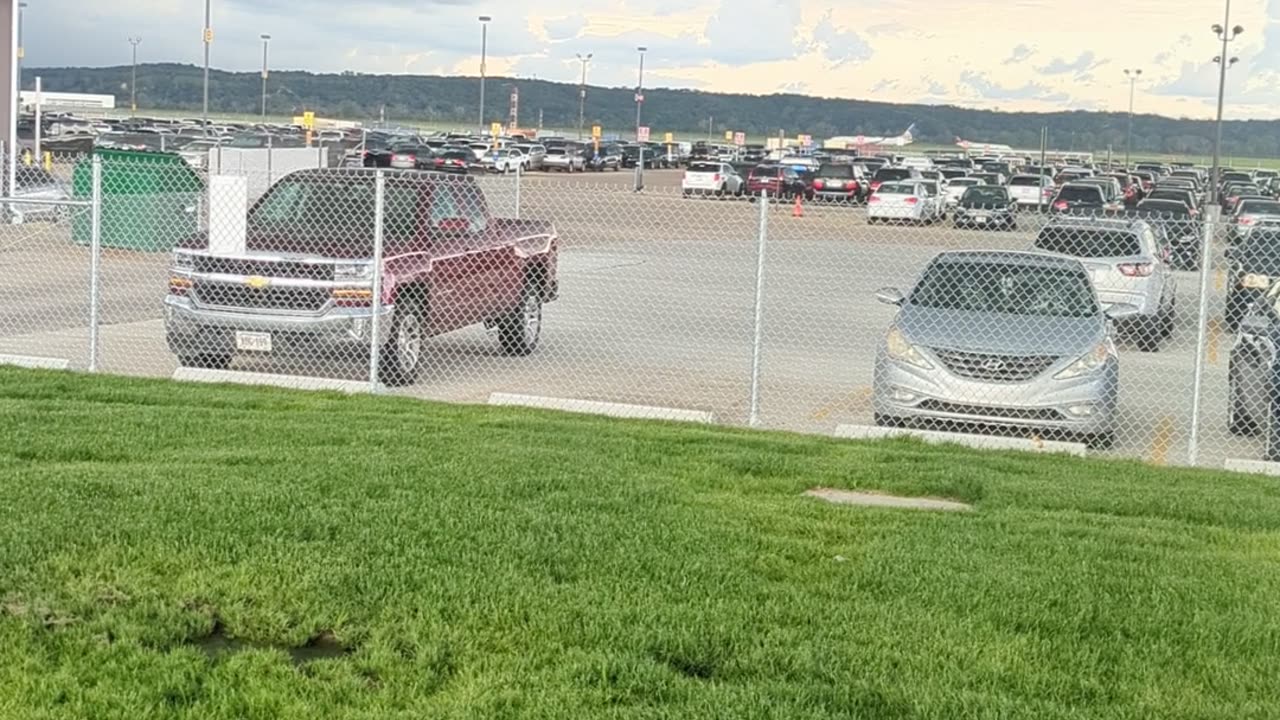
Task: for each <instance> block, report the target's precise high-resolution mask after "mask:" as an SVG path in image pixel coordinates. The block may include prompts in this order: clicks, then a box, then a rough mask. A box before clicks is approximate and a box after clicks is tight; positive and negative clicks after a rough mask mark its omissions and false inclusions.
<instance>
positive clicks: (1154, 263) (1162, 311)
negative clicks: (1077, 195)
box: [1035, 217, 1178, 352]
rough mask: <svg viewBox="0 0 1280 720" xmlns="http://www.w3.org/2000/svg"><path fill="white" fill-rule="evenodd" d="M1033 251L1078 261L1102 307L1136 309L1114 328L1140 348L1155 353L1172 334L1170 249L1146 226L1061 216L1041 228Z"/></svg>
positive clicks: (1174, 293) (1174, 280)
mask: <svg viewBox="0 0 1280 720" xmlns="http://www.w3.org/2000/svg"><path fill="white" fill-rule="evenodd" d="M1035 249H1037V250H1041V251H1043V252H1050V253H1056V254H1058V255H1066V256H1069V257H1073V258H1077V259H1079V260H1080V261H1081V263H1082V264H1083V265H1084V266H1085V269H1086V270H1088V272H1089V277H1090V278H1091V279H1092V280H1093V285H1094V288H1095V289H1096V290H1097V293H1098V298H1099V300H1100V301H1101V302H1102V304H1103V307H1104V308H1105V307H1111V306H1112V305H1126V306H1130V307H1133V308H1135V309H1136V312H1135V313H1133V314H1132V317H1130V318H1129V319H1127V320H1126V321H1125V322H1124V324H1122V325H1120V326H1119V327H1118V329H1119V330H1120V331H1121V332H1122V333H1124V334H1125V335H1127V336H1128V337H1131V338H1132V339H1133V340H1134V342H1135V343H1136V344H1137V345H1138V349H1139V350H1142V351H1144V352H1155V351H1157V350H1159V349H1160V344H1161V343H1162V342H1163V341H1164V340H1165V339H1167V338H1168V337H1169V336H1170V335H1172V334H1173V328H1174V319H1175V313H1176V311H1177V290H1178V278H1177V276H1176V275H1175V274H1174V272H1173V267H1172V265H1171V260H1172V248H1170V247H1169V246H1168V245H1167V244H1163V243H1162V242H1161V240H1160V238H1159V236H1157V234H1156V233H1155V231H1153V230H1152V228H1151V226H1150V225H1148V224H1147V223H1146V222H1143V221H1142V220H1138V219H1125V218H1119V219H1099V218H1082V217H1064V218H1061V219H1056V220H1052V221H1050V222H1049V224H1048V225H1046V226H1044V227H1043V228H1041V229H1040V232H1039V234H1037V235H1036V240H1035Z"/></svg>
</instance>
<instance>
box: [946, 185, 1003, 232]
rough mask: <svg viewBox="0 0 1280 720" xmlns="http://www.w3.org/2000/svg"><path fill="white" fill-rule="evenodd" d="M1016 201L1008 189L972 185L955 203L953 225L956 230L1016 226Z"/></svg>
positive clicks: (995, 186) (997, 186) (996, 186)
mask: <svg viewBox="0 0 1280 720" xmlns="http://www.w3.org/2000/svg"><path fill="white" fill-rule="evenodd" d="M1017 216H1018V201H1017V200H1015V199H1014V198H1013V196H1012V195H1010V194H1009V188H1007V187H1001V186H999V185H974V186H973V187H971V188H969V189H968V190H965V191H964V195H961V196H960V200H959V201H957V202H956V207H955V224H956V227H958V228H966V227H968V228H987V227H990V228H1003V229H1005V230H1013V229H1014V228H1016V227H1017V226H1018V220H1017Z"/></svg>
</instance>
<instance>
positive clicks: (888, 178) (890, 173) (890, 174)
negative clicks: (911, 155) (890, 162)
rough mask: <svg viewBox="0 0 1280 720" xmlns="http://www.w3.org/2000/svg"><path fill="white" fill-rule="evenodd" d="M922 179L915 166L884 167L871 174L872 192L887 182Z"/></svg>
mask: <svg viewBox="0 0 1280 720" xmlns="http://www.w3.org/2000/svg"><path fill="white" fill-rule="evenodd" d="M921 179H922V178H921V176H920V171H919V170H916V169H915V168H901V167H882V168H880V169H879V170H876V172H875V174H874V175H872V176H871V192H873V193H874V192H875V191H876V190H879V189H880V186H881V185H882V184H884V183H887V182H893V183H896V182H914V181H916V180H921Z"/></svg>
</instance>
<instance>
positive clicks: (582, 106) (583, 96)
mask: <svg viewBox="0 0 1280 720" xmlns="http://www.w3.org/2000/svg"><path fill="white" fill-rule="evenodd" d="M577 55H578V61H579V62H581V63H582V83H581V84H580V85H578V140H579V142H581V140H582V132H583V127H584V126H585V125H586V122H587V63H589V62H591V58H592V57H594V55H595V53H587V54H586V55H583V54H582V53H577Z"/></svg>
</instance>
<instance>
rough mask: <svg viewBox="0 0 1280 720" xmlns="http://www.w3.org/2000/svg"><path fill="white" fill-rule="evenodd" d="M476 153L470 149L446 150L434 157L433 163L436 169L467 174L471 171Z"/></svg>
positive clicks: (456, 173)
mask: <svg viewBox="0 0 1280 720" xmlns="http://www.w3.org/2000/svg"><path fill="white" fill-rule="evenodd" d="M474 157H475V155H474V154H472V152H471V151H470V150H459V149H456V148H455V149H452V150H445V151H444V152H442V153H439V154H437V155H436V156H435V157H434V158H432V160H431V163H432V165H433V168H434V169H435V170H439V171H440V172H446V173H453V174H455V175H465V174H466V173H467V172H469V171H470V169H471V165H472V162H473V160H472V158H474Z"/></svg>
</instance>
